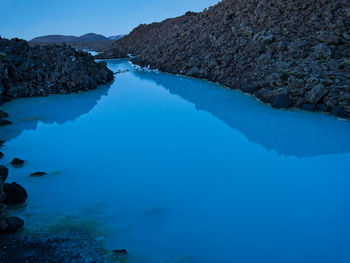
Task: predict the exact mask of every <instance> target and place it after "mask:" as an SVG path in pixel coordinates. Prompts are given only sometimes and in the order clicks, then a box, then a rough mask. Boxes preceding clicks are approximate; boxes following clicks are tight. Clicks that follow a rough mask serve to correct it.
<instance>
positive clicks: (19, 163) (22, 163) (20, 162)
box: [10, 158, 24, 168]
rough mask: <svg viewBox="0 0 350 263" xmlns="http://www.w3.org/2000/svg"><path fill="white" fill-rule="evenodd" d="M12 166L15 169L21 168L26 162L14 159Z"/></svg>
mask: <svg viewBox="0 0 350 263" xmlns="http://www.w3.org/2000/svg"><path fill="white" fill-rule="evenodd" d="M10 164H11V165H12V166H13V167H15V168H20V167H22V166H23V165H24V161H23V160H21V159H19V158H14V159H13V160H12V161H11V162H10Z"/></svg>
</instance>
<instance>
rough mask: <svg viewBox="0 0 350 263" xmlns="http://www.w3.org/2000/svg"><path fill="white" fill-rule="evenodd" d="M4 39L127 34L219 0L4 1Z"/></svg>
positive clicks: (0, 30)
mask: <svg viewBox="0 0 350 263" xmlns="http://www.w3.org/2000/svg"><path fill="white" fill-rule="evenodd" d="M0 2H1V3H0V6H1V7H0V35H1V36H3V37H6V38H13V37H19V38H24V39H27V40H30V39H32V38H34V37H37V36H41V35H51V34H63V35H83V34H85V33H92V32H93V33H100V34H103V35H106V36H111V35H119V34H126V33H128V32H129V31H131V30H132V29H133V28H134V27H136V26H138V25H139V24H141V23H151V22H158V21H162V20H163V19H165V18H168V17H175V16H179V15H182V14H184V13H186V12H187V11H189V10H191V11H202V10H203V9H204V8H206V7H209V6H211V5H214V4H216V3H218V2H219V0H0Z"/></svg>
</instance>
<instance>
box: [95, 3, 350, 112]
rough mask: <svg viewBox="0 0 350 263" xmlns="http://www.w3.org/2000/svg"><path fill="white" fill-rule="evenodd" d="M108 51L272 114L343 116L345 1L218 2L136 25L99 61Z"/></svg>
mask: <svg viewBox="0 0 350 263" xmlns="http://www.w3.org/2000/svg"><path fill="white" fill-rule="evenodd" d="M113 52H115V53H117V54H120V53H123V54H124V55H125V54H128V53H131V54H132V55H134V59H133V61H134V62H136V63H138V64H141V65H143V66H147V65H150V66H151V67H153V68H158V69H160V70H162V71H166V72H170V73H180V74H184V75H188V76H193V77H199V78H205V79H208V80H211V81H217V82H219V83H221V84H223V85H225V86H228V87H230V88H239V89H241V90H243V91H244V92H248V93H252V94H254V95H255V96H256V97H258V98H259V99H261V100H262V101H264V102H267V103H271V104H272V105H273V106H274V107H284V108H288V107H298V108H303V109H305V110H312V111H313V110H320V111H325V112H331V113H333V114H336V115H339V116H345V117H349V116H350V2H349V1H347V0H320V1H312V0H284V1H282V0H269V1H261V0H235V1H233V0H224V1H222V2H220V3H219V4H217V5H215V6H213V7H210V8H209V9H206V10H204V11H203V12H201V13H187V14H186V15H184V16H182V17H178V18H174V19H168V20H165V21H164V22H162V23H154V24H151V25H140V26H139V27H138V28H136V29H134V30H133V31H132V32H131V33H130V34H129V35H128V36H125V37H124V38H122V39H120V40H117V41H116V42H115V43H114V44H113V46H112V47H111V48H110V49H108V50H106V51H105V52H104V53H103V54H101V55H100V57H107V58H112V57H113Z"/></svg>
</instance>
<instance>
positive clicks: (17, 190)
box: [3, 182, 28, 205]
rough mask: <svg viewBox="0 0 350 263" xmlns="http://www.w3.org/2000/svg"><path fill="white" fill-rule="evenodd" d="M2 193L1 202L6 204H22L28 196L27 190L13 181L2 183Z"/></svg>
mask: <svg viewBox="0 0 350 263" xmlns="http://www.w3.org/2000/svg"><path fill="white" fill-rule="evenodd" d="M4 193H5V197H4V199H3V203H4V204H6V205H22V204H24V203H25V202H26V200H27V198H28V194H27V191H26V190H25V189H24V188H23V187H22V186H20V185H19V184H17V183H15V182H14V183H12V184H4Z"/></svg>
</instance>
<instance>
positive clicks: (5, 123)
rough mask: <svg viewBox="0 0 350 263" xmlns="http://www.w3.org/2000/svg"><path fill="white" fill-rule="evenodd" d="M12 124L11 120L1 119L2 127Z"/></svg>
mask: <svg viewBox="0 0 350 263" xmlns="http://www.w3.org/2000/svg"><path fill="white" fill-rule="evenodd" d="M11 124H12V122H10V121H9V120H4V119H0V126H6V125H11Z"/></svg>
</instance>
